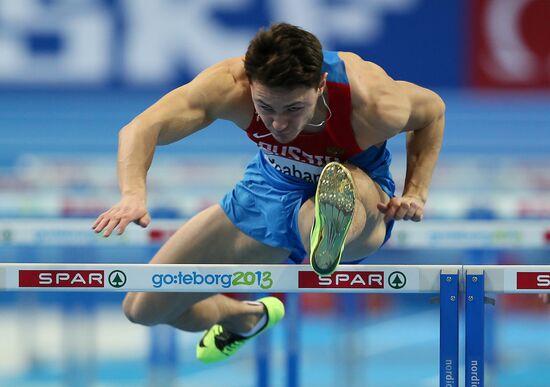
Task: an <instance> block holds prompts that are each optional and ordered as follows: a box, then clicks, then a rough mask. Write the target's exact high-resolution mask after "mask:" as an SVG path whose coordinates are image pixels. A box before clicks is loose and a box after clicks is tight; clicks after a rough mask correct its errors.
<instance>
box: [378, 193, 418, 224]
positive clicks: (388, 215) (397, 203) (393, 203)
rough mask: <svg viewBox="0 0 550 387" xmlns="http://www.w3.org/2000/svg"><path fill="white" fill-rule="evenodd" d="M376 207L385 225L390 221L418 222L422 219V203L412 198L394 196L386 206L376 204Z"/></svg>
mask: <svg viewBox="0 0 550 387" xmlns="http://www.w3.org/2000/svg"><path fill="white" fill-rule="evenodd" d="M377 207H378V210H379V211H380V212H381V213H383V214H384V222H386V223H387V222H389V221H390V220H392V219H394V220H412V221H413V222H420V221H421V220H422V218H423V217H424V202H423V201H422V200H421V199H420V198H417V197H414V196H402V197H398V196H396V197H393V198H391V199H390V201H389V202H388V203H386V204H384V203H378V205H377Z"/></svg>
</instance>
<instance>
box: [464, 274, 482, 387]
mask: <svg viewBox="0 0 550 387" xmlns="http://www.w3.org/2000/svg"><path fill="white" fill-rule="evenodd" d="M465 288H466V289H465V290H466V295H465V300H464V302H465V303H466V307H465V312H466V317H465V321H466V325H465V334H466V343H465V345H466V348H465V358H466V362H465V378H466V380H465V382H466V385H467V386H476V387H477V386H479V387H482V386H484V380H485V379H484V361H485V359H484V346H485V343H484V341H485V335H484V329H485V273H484V271H483V269H482V267H479V268H475V267H470V268H468V269H466V270H465Z"/></svg>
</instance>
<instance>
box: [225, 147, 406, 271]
mask: <svg viewBox="0 0 550 387" xmlns="http://www.w3.org/2000/svg"><path fill="white" fill-rule="evenodd" d="M390 161H391V156H390V154H389V152H388V151H387V150H386V148H385V146H384V147H383V148H375V147H372V148H369V149H367V150H366V151H364V152H362V153H360V154H358V155H356V156H354V157H352V158H351V159H349V160H348V161H347V162H348V163H350V164H353V165H356V166H358V167H359V168H361V169H362V170H364V171H365V172H366V173H367V174H368V175H369V176H370V177H371V178H372V179H373V180H374V181H375V182H376V183H378V184H379V185H380V187H381V188H382V190H383V191H384V192H386V193H387V194H388V196H389V197H393V196H395V195H394V193H395V183H394V181H393V179H392V177H391V174H390V172H389V163H390ZM315 189H316V185H315V184H314V183H308V182H305V181H304V180H302V179H299V178H297V177H293V176H290V175H286V174H284V173H282V172H280V171H278V170H277V169H275V168H274V167H273V166H271V165H270V164H269V163H268V161H267V160H266V159H265V157H264V156H263V154H262V153H261V151H258V154H257V155H256V156H255V157H254V159H252V161H251V162H250V164H248V166H247V167H246V170H245V173H244V177H243V179H242V180H241V181H240V182H238V183H237V185H236V186H235V188H233V190H232V191H230V192H228V193H227V194H226V195H225V196H224V197H223V198H222V200H221V201H220V205H221V207H222V208H223V210H224V211H225V213H226V214H227V216H228V217H229V219H230V220H231V221H232V222H233V224H235V226H236V227H237V228H238V229H239V230H241V231H242V232H244V233H245V234H246V235H248V236H250V237H251V238H254V239H256V240H257V241H260V242H262V243H265V244H266V245H269V246H273V247H282V248H285V249H287V250H290V255H289V258H290V259H291V260H292V261H294V262H295V263H301V262H302V261H303V260H304V259H305V258H306V256H307V252H306V250H305V248H304V245H303V243H302V239H301V237H300V232H299V228H298V213H299V211H300V207H301V206H302V204H303V203H304V202H305V201H306V200H307V199H309V198H310V197H312V196H314V195H315ZM393 223H394V222H393V221H390V222H389V223H388V224H387V225H386V237H385V239H384V243H386V241H387V240H388V239H389V238H390V235H391V230H392V228H393ZM357 262H360V261H357Z"/></svg>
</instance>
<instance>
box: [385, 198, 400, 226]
mask: <svg viewBox="0 0 550 387" xmlns="http://www.w3.org/2000/svg"><path fill="white" fill-rule="evenodd" d="M400 207H401V198H392V199H391V200H390V202H389V203H388V211H386V214H385V215H384V222H386V223H387V222H388V221H390V220H391V219H395V214H396V212H397V210H399V208H400Z"/></svg>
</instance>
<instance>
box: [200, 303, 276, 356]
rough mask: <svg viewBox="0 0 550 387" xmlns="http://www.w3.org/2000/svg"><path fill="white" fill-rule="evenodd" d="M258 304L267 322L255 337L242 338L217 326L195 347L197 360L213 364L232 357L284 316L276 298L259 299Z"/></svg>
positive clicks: (206, 333)
mask: <svg viewBox="0 0 550 387" xmlns="http://www.w3.org/2000/svg"><path fill="white" fill-rule="evenodd" d="M258 302H260V303H262V304H263V305H264V308H265V310H266V313H267V322H266V324H265V325H264V327H263V328H262V329H260V330H259V331H258V332H257V333H256V334H255V335H253V336H250V337H243V336H241V335H238V334H236V333H232V332H229V331H228V330H226V329H224V327H222V326H221V325H219V324H216V325H214V326H212V328H210V329H209V330H207V331H206V332H205V334H204V336H203V337H202V339H201V341H200V342H199V344H198V345H197V359H199V360H200V361H202V362H203V363H215V362H218V361H221V360H224V359H227V358H228V357H230V356H232V355H233V354H234V353H235V352H237V351H238V350H239V349H240V348H241V347H242V346H243V345H244V344H245V343H246V342H247V341H249V340H250V339H252V338H254V337H256V336H258V335H259V334H260V333H262V332H265V331H266V330H268V329H269V328H271V327H272V326H274V325H275V324H277V323H278V322H279V321H281V320H282V319H283V317H284V316H285V306H284V305H283V303H282V302H281V301H280V300H279V299H278V298H276V297H264V298H260V299H259V300H258Z"/></svg>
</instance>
